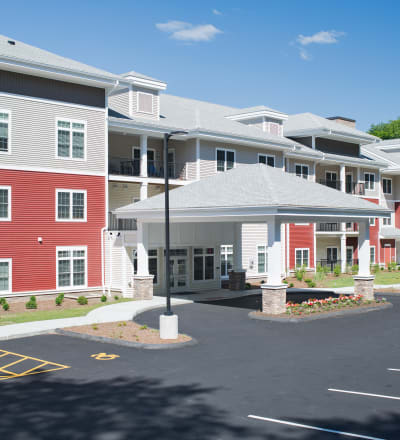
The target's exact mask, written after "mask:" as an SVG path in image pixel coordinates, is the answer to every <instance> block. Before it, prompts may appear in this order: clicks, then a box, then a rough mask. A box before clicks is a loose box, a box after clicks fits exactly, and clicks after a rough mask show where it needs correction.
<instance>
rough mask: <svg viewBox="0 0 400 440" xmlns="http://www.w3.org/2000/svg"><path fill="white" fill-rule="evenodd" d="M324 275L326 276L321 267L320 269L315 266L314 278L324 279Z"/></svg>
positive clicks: (316, 279)
mask: <svg viewBox="0 0 400 440" xmlns="http://www.w3.org/2000/svg"><path fill="white" fill-rule="evenodd" d="M320 267H321V266H320ZM325 277H326V275H325V273H324V271H323V270H322V268H321V269H320V270H318V267H317V271H316V272H315V276H314V280H315V281H323V280H324V279H325Z"/></svg>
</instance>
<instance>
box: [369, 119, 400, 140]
mask: <svg viewBox="0 0 400 440" xmlns="http://www.w3.org/2000/svg"><path fill="white" fill-rule="evenodd" d="M368 133H369V134H372V135H374V136H378V137H379V138H381V139H397V138H400V117H399V118H397V119H395V120H393V121H389V122H380V123H379V124H372V125H371V128H370V129H369V130H368Z"/></svg>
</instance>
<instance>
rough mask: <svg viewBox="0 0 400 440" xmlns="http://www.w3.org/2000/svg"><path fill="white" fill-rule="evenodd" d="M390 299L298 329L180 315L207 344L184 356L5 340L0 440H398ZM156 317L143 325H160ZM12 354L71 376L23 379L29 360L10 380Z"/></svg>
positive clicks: (241, 315) (199, 310) (398, 329)
mask: <svg viewBox="0 0 400 440" xmlns="http://www.w3.org/2000/svg"><path fill="white" fill-rule="evenodd" d="M388 299H389V300H390V301H391V302H392V303H393V304H394V307H393V308H391V309H386V310H381V311H376V312H372V313H366V314H359V315H352V316H351V317H340V318H331V319H323V320H318V321H311V322H305V323H299V324H293V323H291V324H289V323H276V322H268V321H255V320H250V319H249V318H248V317H247V314H248V311H249V310H248V309H247V308H245V307H242V306H240V304H239V307H238V306H236V307H227V306H225V305H223V304H221V303H215V304H199V303H197V304H189V305H184V306H179V307H176V309H175V311H176V312H177V313H178V315H179V320H180V330H181V332H184V333H188V334H190V335H192V336H194V337H195V338H196V339H197V340H198V341H199V343H198V345H196V346H191V347H186V348H181V349H175V350H157V351H155V350H138V349H133V348H127V347H121V346H115V345H110V344H101V343H94V342H90V341H83V340H80V339H75V338H70V337H66V336H59V335H44V336H37V337H32V338H25V339H18V340H10V341H7V342H0V350H3V351H2V352H1V351H0V407H1V422H0V438H4V439H17V440H25V439H29V440H31V439H46V440H47V439H52V440H53V439H69V440H70V439H74V440H75V439H100V440H120V439H135V440H136V439H139V440H141V439H168V440H169V439H171V440H172V439H174V440H175V439H185V440H186V439H235V438H238V439H239V438H240V439H268V440H269V439H271V440H274V439H276V440H278V439H279V440H281V439H282V440H283V439H300V440H314V439H325V438H326V439H334V438H364V439H399V438H400V371H396V370H400V350H399V348H400V347H399V346H400V320H399V312H400V297H395V296H388ZM159 313H160V311H157V310H156V311H151V312H146V313H144V314H142V315H141V316H139V317H138V319H137V321H138V322H140V323H143V324H148V325H150V326H157V322H158V316H159ZM5 352H12V353H14V354H15V353H16V354H19V355H23V356H25V357H26V358H27V360H29V359H28V358H29V357H31V358H34V359H36V360H37V361H43V362H47V364H44V366H43V367H42V368H43V369H44V370H45V369H46V368H47V369H50V368H49V367H48V365H49V364H48V363H49V362H51V363H53V364H57V365H61V366H64V367H65V368H61V367H57V370H55V371H44V372H43V373H40V374H35V375H29V374H28V375H24V374H23V373H24V371H29V369H28V370H24V367H23V365H24V362H26V360H24V361H21V362H18V363H16V364H14V365H12V366H11V367H8V368H9V369H11V370H12V368H14V367H15V366H17V365H19V367H20V370H19V373H20V374H19V375H18V376H16V377H7V375H8V376H10V375H9V374H8V373H7V372H4V371H2V366H3V368H4V365H5V359H7V356H8V355H4V356H3V357H2V353H3V354H4V353H5ZM18 359H21V358H15V359H11V361H12V362H15V361H16V360H18ZM12 362H11V363H12ZM31 362H32V361H31ZM9 363H10V362H9ZM35 365H37V364H35ZM30 368H31V369H32V368H34V367H32V366H30ZM6 370H8V369H7V368H6ZM32 371H35V370H32ZM2 378H3V379H2Z"/></svg>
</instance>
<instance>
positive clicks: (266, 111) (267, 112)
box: [226, 105, 288, 120]
mask: <svg viewBox="0 0 400 440" xmlns="http://www.w3.org/2000/svg"><path fill="white" fill-rule="evenodd" d="M260 116H266V117H271V118H276V119H280V120H286V119H287V117H288V115H287V114H286V113H282V112H281V111H279V110H274V109H272V108H269V107H266V106H265V105H257V106H255V107H247V108H241V109H238V110H237V111H235V112H233V113H231V114H227V115H226V117H227V118H228V119H233V120H235V119H236V120H242V119H250V118H252V117H260Z"/></svg>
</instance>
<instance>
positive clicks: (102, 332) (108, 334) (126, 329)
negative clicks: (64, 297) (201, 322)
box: [64, 321, 192, 344]
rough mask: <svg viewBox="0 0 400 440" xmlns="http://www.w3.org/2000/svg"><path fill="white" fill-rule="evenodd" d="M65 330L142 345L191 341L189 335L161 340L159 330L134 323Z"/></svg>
mask: <svg viewBox="0 0 400 440" xmlns="http://www.w3.org/2000/svg"><path fill="white" fill-rule="evenodd" d="M64 330H67V331H71V332H76V333H83V334H87V335H92V336H101V337H105V338H111V339H117V340H123V341H130V342H138V343H140V344H174V343H182V342H188V341H191V340H192V338H191V337H190V336H187V335H183V334H179V335H178V338H177V339H160V333H159V331H158V330H156V329H153V328H149V327H147V326H145V325H140V324H137V323H136V322H133V321H121V322H107V323H102V324H91V325H81V326H78V327H70V328H66V329H64Z"/></svg>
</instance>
